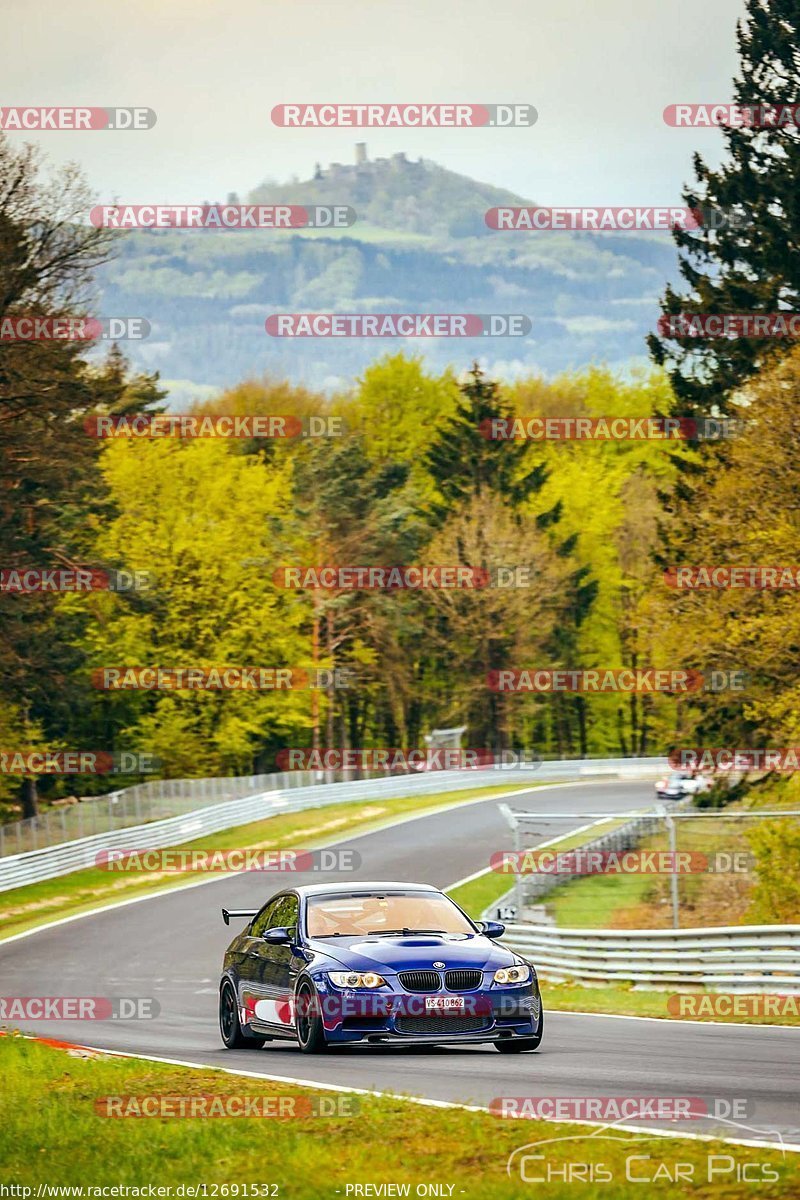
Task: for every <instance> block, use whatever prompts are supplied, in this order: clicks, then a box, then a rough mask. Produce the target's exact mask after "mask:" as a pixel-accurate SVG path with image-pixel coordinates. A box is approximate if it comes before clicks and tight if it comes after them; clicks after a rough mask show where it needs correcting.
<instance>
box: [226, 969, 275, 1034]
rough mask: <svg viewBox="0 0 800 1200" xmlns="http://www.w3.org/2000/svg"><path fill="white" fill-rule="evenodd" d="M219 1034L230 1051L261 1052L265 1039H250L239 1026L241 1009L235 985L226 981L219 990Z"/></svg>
mask: <svg viewBox="0 0 800 1200" xmlns="http://www.w3.org/2000/svg"><path fill="white" fill-rule="evenodd" d="M219 1032H220V1037H221V1038H222V1041H223V1044H224V1045H225V1046H226V1047H227V1049H228V1050H260V1049H261V1047H262V1046H263V1045H264V1042H265V1040H266V1039H265V1038H259V1037H248V1035H247V1034H245V1033H242V1027H241V1025H240V1024H239V1007H238V1005H237V1003H236V992H235V991H234V989H233V984H232V983H231V981H230V980H229V979H226V980H225V982H224V983H223V985H222V987H221V988H220V990H219Z"/></svg>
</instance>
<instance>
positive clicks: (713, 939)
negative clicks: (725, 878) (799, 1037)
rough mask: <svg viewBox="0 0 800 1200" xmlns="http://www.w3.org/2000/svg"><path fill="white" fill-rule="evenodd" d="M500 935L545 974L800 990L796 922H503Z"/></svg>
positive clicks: (605, 980)
mask: <svg viewBox="0 0 800 1200" xmlns="http://www.w3.org/2000/svg"><path fill="white" fill-rule="evenodd" d="M503 941H504V944H505V945H508V946H509V947H511V949H513V950H516V951H517V952H518V953H519V954H522V955H524V956H526V957H528V958H530V960H531V962H532V963H533V964H534V966H535V967H536V970H537V972H539V973H540V974H541V975H543V976H544V977H546V978H548V979H553V980H559V981H561V980H566V979H577V980H581V981H584V982H587V983H591V982H598V983H615V982H616V983H636V984H650V985H654V986H656V987H666V986H671V985H678V986H680V985H684V986H686V985H694V986H697V987H701V986H702V987H709V988H711V989H713V990H725V991H737V990H742V991H748V992H753V991H768V992H770V991H771V992H777V993H791V994H796V993H798V992H800V925H737V926H719V927H713V928H706V929H683V930H674V929H663V930H662V929H626V930H616V929H614V930H608V929H565V928H561V927H558V926H552V925H527V924H509V925H507V926H506V936H505V938H504V939H503Z"/></svg>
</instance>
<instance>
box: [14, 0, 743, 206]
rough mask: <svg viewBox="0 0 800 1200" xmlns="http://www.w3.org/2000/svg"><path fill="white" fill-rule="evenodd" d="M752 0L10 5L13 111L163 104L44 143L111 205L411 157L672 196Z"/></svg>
mask: <svg viewBox="0 0 800 1200" xmlns="http://www.w3.org/2000/svg"><path fill="white" fill-rule="evenodd" d="M743 9H744V5H743V3H742V2H740V0H705V2H704V3H697V0H670V2H669V3H663V2H662V0H499V3H494V4H492V3H487V0H344V2H343V3H338V4H332V3H329V2H322V0H235V2H231V0H227V2H224V3H223V2H219V0H136V3H130V2H128V0H114V2H112V3H108V0H72V2H71V3H70V4H68V5H56V4H55V3H53V0H0V21H1V22H2V25H3V27H4V34H3V40H2V45H0V79H1V80H2V84H3V87H2V93H3V94H2V99H0V103H1V104H3V105H37V106H38V105H74V104H85V105H101V106H104V105H146V106H149V107H150V108H153V109H155V110H156V112H157V114H158V124H157V125H156V127H155V129H153V130H151V131H149V132H129V133H128V132H124V133H123V132H119V133H111V132H102V131H98V132H85V133H66V132H64V133H36V134H29V135H21V134H18V133H15V134H12V135H11V136H13V137H15V138H20V137H22V136H27V137H28V138H29V139H30V140H33V141H36V142H37V143H38V144H40V145H41V146H42V147H44V149H45V150H46V152H47V154H48V155H50V156H51V157H52V158H53V159H55V160H57V161H61V160H65V159H75V160H77V161H78V162H80V163H81V164H82V166H83V168H84V170H85V172H86V174H87V176H88V178H89V181H90V184H91V186H92V187H93V189H94V190H95V191H96V193H97V195H98V197H99V198H100V199H103V200H108V199H112V198H119V199H121V200H127V201H130V202H142V201H146V202H149V201H161V202H171V201H175V202H185V201H199V200H203V199H211V200H216V199H223V198H224V196H225V194H226V193H227V192H228V191H231V190H237V191H240V192H246V191H247V190H248V189H249V188H250V187H253V186H255V185H256V184H258V183H259V182H261V180H262V179H264V178H265V177H266V176H271V177H272V178H274V179H277V180H285V179H288V178H289V177H290V176H291V175H293V174H296V175H298V176H300V177H301V178H306V177H308V176H309V175H310V174H311V172H312V170H313V165H314V162H315V161H316V160H320V161H321V162H322V163H323V164H327V163H328V162H329V161H331V160H340V161H345V162H350V161H352V157H353V144H354V142H356V141H359V140H365V141H366V142H367V144H368V149H369V154H370V156H374V155H379V154H382V155H386V154H391V153H393V152H395V151H397V150H405V151H406V152H407V153H408V154H409V156H411V157H416V156H417V155H420V154H421V155H423V156H424V157H426V158H432V159H434V160H436V161H437V162H439V163H441V164H443V165H444V166H447V167H450V168H451V169H452V170H456V171H462V172H464V173H466V174H469V175H472V176H475V177H477V178H480V179H483V180H485V181H487V182H491V183H494V184H497V185H499V186H504V187H508V188H511V189H513V190H514V191H516V192H519V193H521V194H523V195H524V196H526V197H529V198H531V199H533V200H535V201H537V202H539V203H542V204H592V203H608V204H627V203H640V204H664V203H670V202H674V201H675V200H677V199H678V196H679V191H680V187H681V184H682V183H683V182H684V181H686V180H688V179H689V178H690V177H691V154H692V152H693V151H694V150H696V149H700V150H701V151H702V152H703V153H704V154H705V155H706V156H707V157H708V158H710V159H711V160H712V161H714V160H716V158H717V156H718V153H719V151H720V147H721V136H720V134H719V133H717V132H716V131H709V132H703V131H700V130H683V129H671V128H668V127H667V126H665V125H664V124H663V121H662V110H663V109H664V107H665V105H667V104H670V103H675V102H680V101H685V102H693V101H694V102H699V101H708V102H716V101H725V100H727V99H729V98H730V94H731V86H730V80H731V76H732V75H733V73H734V71H735V68H736V57H735V23H736V19H737V17H739V16H740V15H741V14H742V12H743ZM291 101H301V102H302V101H308V102H314V101H334V102H347V101H406V102H430V101H462V102H475V103H479V102H480V103H496V102H505V101H507V102H522V101H525V102H528V103H531V104H534V105H535V106H536V108H537V109H538V111H539V121H538V123H537V124H536V125H535V126H534V127H533V128H532V129H498V130H492V129H484V130H479V129H452V130H447V129H429V130H419V131H415V130H411V129H395V130H385V131H382V130H352V129H338V130H329V131H321V130H312V129H299V130H291V129H278V128H275V127H274V126H273V125H272V123H271V121H270V110H271V108H272V106H273V105H274V104H279V103H284V102H291Z"/></svg>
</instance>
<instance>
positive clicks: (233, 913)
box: [222, 908, 259, 925]
mask: <svg viewBox="0 0 800 1200" xmlns="http://www.w3.org/2000/svg"><path fill="white" fill-rule="evenodd" d="M258 911H259V909H257V908H230V909H229V908H223V910H222V919H223V921H224V922H225V924H226V925H230V923H231V917H254V916H255V915H256V913H257V912H258Z"/></svg>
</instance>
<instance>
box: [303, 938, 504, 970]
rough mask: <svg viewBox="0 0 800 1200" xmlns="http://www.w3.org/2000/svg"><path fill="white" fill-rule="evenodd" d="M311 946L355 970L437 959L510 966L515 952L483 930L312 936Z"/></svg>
mask: <svg viewBox="0 0 800 1200" xmlns="http://www.w3.org/2000/svg"><path fill="white" fill-rule="evenodd" d="M309 949H311V950H313V951H314V953H315V954H318V955H320V956H321V957H324V958H330V959H335V960H336V961H337V962H339V963H341V965H342V966H343V967H347V968H349V969H350V970H353V971H377V972H378V973H380V972H381V971H383V972H387V971H389V972H395V971H413V970H421V969H425V968H428V969H430V967H431V966H432V965H433V963H435V962H443V963H444V964H445V967H448V968H451V967H477V968H480V969H481V970H489V968H494V969H496V968H497V967H505V966H508V965H509V963H511V962H513V961H514V958H515V956H514V955H513V954H512V952H511V951H510V950H508V949H506V947H505V946H498V945H496V943H495V942H493V941H491V939H490V938H487V937H483V935H482V934H477V933H476V934H466V935H465V934H452V935H448V934H442V935H438V934H409V935H408V936H407V937H401V936H399V935H398V936H397V937H352V938H330V939H328V938H313V939H310V940H309Z"/></svg>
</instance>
